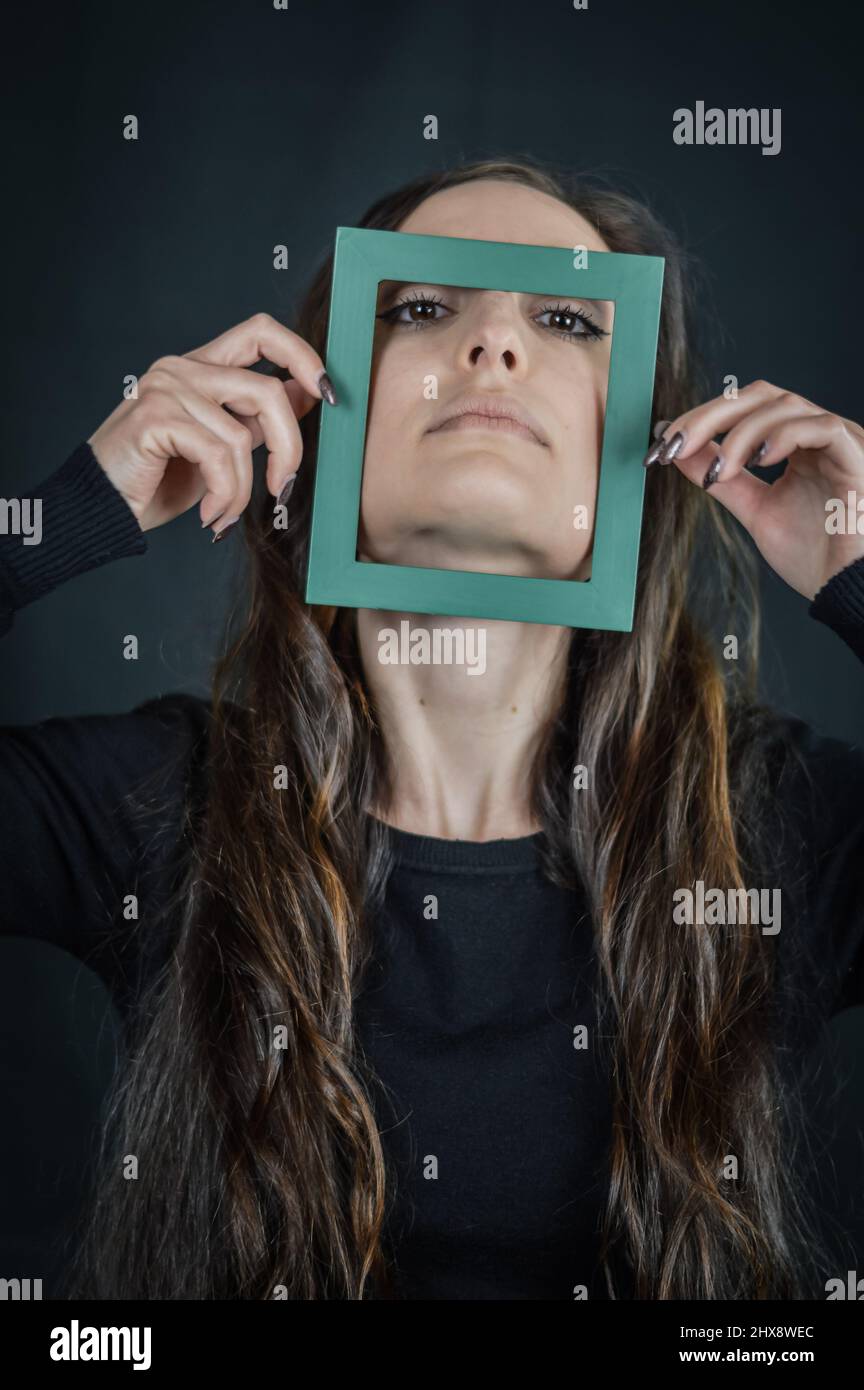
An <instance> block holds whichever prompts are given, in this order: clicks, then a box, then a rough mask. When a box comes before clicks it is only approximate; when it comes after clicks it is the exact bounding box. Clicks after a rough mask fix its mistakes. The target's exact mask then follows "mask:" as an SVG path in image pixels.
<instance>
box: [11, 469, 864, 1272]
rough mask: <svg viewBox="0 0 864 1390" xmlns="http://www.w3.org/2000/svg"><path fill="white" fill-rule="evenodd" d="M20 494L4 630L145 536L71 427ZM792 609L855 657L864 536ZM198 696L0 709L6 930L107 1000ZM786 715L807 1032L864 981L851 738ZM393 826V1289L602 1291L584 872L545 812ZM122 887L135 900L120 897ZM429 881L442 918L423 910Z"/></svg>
mask: <svg viewBox="0 0 864 1390" xmlns="http://www.w3.org/2000/svg"><path fill="white" fill-rule="evenodd" d="M33 496H38V497H41V498H42V502H43V513H42V516H43V520H42V526H43V535H42V540H41V543H40V544H39V545H36V546H25V545H23V544H22V541H21V539H20V538H18V537H15V536H0V632H2V631H5V630H7V629H8V628H9V626H10V624H11V622H12V618H13V614H14V612H15V611H16V610H17V609H20V608H21V607H22V606H23V605H25V604H27V603H28V602H30V601H32V600H33V599H35V598H37V597H38V596H39V595H40V594H42V593H45V592H47V591H49V590H50V589H52V588H54V587H56V586H57V585H58V584H59V583H61V582H63V581H65V580H67V579H69V578H71V577H73V576H74V575H76V574H80V573H82V572H83V571H84V570H87V569H90V568H93V567H94V566H96V565H101V564H106V563H108V562H109V561H111V560H113V559H117V558H119V557H121V556H125V555H137V554H143V553H144V552H145V551H146V549H147V546H146V541H145V539H144V535H143V534H142V532H141V531H140V528H139V526H138V523H137V521H136V520H135V518H134V516H133V515H132V513H131V511H130V510H129V508H128V507H127V505H126V503H125V502H124V500H123V499H122V497H121V496H120V494H119V493H118V492H117V491H116V490H115V489H114V487H113V486H112V484H111V483H110V482H109V481H108V479H107V478H106V476H105V474H104V473H103V472H102V470H101V468H100V467H99V465H98V464H97V463H96V461H95V459H94V458H93V455H92V452H91V451H90V449H89V447H88V446H87V445H86V444H81V445H80V446H79V447H78V448H77V449H76V450H75V452H74V453H73V454H72V455H71V456H70V458H69V459H68V460H67V461H66V463H65V464H64V465H63V466H62V467H61V468H59V469H58V470H57V471H56V472H55V473H54V474H52V475H51V476H50V477H49V478H47V479H46V480H45V481H44V482H43V483H42V485H41V486H40V487H38V488H36V489H34V491H33ZM809 611H810V614H811V616H812V617H813V618H815V619H816V620H818V621H821V622H823V623H826V624H827V625H828V626H830V627H831V628H833V629H834V631H836V632H837V633H838V634H839V635H840V636H841V637H842V638H843V640H845V641H846V642H847V643H848V644H849V646H850V647H851V648H852V650H853V651H855V652H856V654H857V655H858V656H859V658H861V659H862V660H864V561H859V562H857V563H855V564H853V565H850V566H848V567H847V568H846V569H845V570H843V571H842V572H841V573H840V574H839V575H836V576H835V577H834V578H833V579H832V580H831V581H830V582H829V583H828V584H827V585H825V586H824V587H823V589H822V590H820V592H819V594H818V595H817V596H816V598H815V599H814V601H813V603H812V604H811V606H810V610H809ZM207 715H208V709H207V705H206V704H205V702H203V701H201V700H199V699H196V698H195V697H192V696H188V695H183V694H176V695H167V696H163V697H162V698H160V699H156V700H150V701H148V702H146V703H145V704H143V705H140V706H138V707H137V708H136V709H134V710H132V711H130V712H129V713H126V714H121V715H91V716H86V717H80V718H54V719H48V720H45V721H43V722H41V723H39V724H35V725H32V726H29V727H23V728H16V727H8V726H7V727H4V728H2V729H0V805H2V808H3V833H2V836H0V925H2V930H3V931H4V932H6V933H8V934H18V935H23V936H28V937H31V938H40V939H44V940H47V941H50V942H53V943H55V944H56V945H58V946H60V947H62V948H64V949H65V950H67V951H69V952H70V953H72V954H73V955H74V956H76V957H78V958H79V959H81V960H83V961H85V962H87V963H88V964H89V965H91V966H92V967H93V969H95V970H96V971H97V973H98V974H100V975H101V976H102V978H103V979H104V980H105V981H106V983H107V984H108V987H109V989H110V990H111V991H112V994H113V997H114V999H115V1000H116V1002H117V1004H118V1007H119V1008H120V1010H121V1014H125V1012H126V1011H127V1010H128V1009H129V1008H130V1006H131V1004H132V1002H133V1000H134V998H135V995H136V991H137V990H138V988H139V987H140V983H141V979H142V977H143V975H144V974H145V973H146V971H147V969H149V965H148V963H147V962H148V960H149V954H148V952H147V951H146V950H145V949H143V948H144V946H145V944H146V941H147V923H148V916H149V915H151V914H152V913H155V912H156V910H157V909H158V907H159V905H160V902H161V900H162V893H163V891H165V890H166V884H167V879H168V876H169V865H170V863H171V859H172V850H173V849H174V848H176V842H177V824H178V819H175V820H173V821H172V819H171V817H170V816H169V817H167V818H165V817H164V816H163V817H160V818H159V820H158V821H154V820H153V819H152V817H151V818H150V819H148V816H147V814H145V813H142V810H141V807H142V806H143V805H145V804H146V803H145V800H144V799H142V800H141V801H140V803H139V801H138V799H137V791H138V790H139V789H141V790H142V791H144V790H147V789H151V788H152V786H153V781H152V779H153V776H154V771H155V770H156V769H159V770H160V777H161V778H162V779H163V780H162V781H161V782H160V786H161V788H162V790H164V791H167V794H168V800H169V803H170V804H171V805H173V806H174V807H175V808H176V809H177V812H178V818H179V807H180V804H181V801H182V797H183V795H184V793H185V790H186V788H187V786H188V784H189V778H190V777H191V776H192V775H193V773H194V769H195V768H196V766H197V752H198V751H200V749H201V747H202V739H206V728H207ZM778 728H779V729H781V730H782V740H781V741H782V742H783V744H784V745H785V746H790V747H791V746H794V747H795V748H796V749H797V750H798V751H799V752H800V753H801V755H802V757H803V759H804V762H805V764H806V768H807V771H808V773H809V776H804V775H803V773H800V772H799V773H796V772H795V770H794V769H795V760H794V759H793V760H792V761H791V762H784V763H782V764H781V763H778V764H777V766H778V767H780V766H783V768H784V771H783V773H782V775H778V781H777V787H776V799H777V803H778V805H779V806H780V807H781V808H782V810H783V811H784V812H788V815H789V823H790V825H792V824H794V825H795V826H796V827H797V832H796V835H795V836H790V839H789V845H790V851H789V858H788V862H787V866H786V869H787V872H786V876H785V877H784V880H783V890H784V915H783V925H782V928H781V930H780V932H779V933H778V934H777V935H776V936H774V937H772V941H773V942H774V947H775V949H776V950H777V952H778V953H779V960H780V962H781V964H782V965H785V966H786V967H787V968H788V971H789V972H790V974H789V979H790V981H792V993H791V994H790V995H789V997H790V998H797V1000H798V1005H796V1008H795V1010H794V1012H795V1018H794V1032H795V1036H796V1038H797V1043H796V1047H797V1046H798V1045H800V1046H801V1047H802V1048H803V1049H804V1050H805V1051H806V1049H807V1048H808V1047H810V1046H811V1045H812V1043H813V1041H814V1039H815V1038H816V1036H817V1032H818V1030H819V1029H820V1027H821V1026H823V1025H824V1022H825V1021H826V1020H827V1019H828V1018H830V1017H831V1016H832V1015H834V1014H836V1013H838V1012H839V1011H840V1010H841V1009H843V1008H846V1007H849V1006H851V1005H855V1004H861V1003H864V812H862V810H861V806H862V799H864V753H862V752H861V751H859V750H858V749H857V748H850V747H849V746H848V745H847V744H846V743H844V742H842V741H840V740H837V739H829V738H823V737H820V736H818V735H816V734H815V733H814V732H813V731H812V730H811V729H809V728H808V726H807V725H805V724H804V723H803V722H802V721H800V720H797V719H794V718H791V717H785V716H781V717H778ZM769 754H771V750H770V749H766V756H769ZM772 765H773V764H772ZM392 833H393V841H394V845H395V851H396V867H395V869H394V871H393V873H392V875H391V877H390V879H389V882H388V887H387V895H386V901H385V905H384V908H383V911H382V913H381V916H380V921H379V922H378V923H377V927H376V951H375V957H374V959H373V962H372V964H371V966H370V969H369V973H368V976H367V977H366V979H365V982H364V987H363V989H362V990H361V993H360V996H359V998H358V999H357V1002H356V1016H357V1024H358V1032H359V1036H360V1038H361V1041H362V1043H363V1046H364V1048H365V1050H366V1052H367V1055H368V1056H369V1060H370V1061H371V1063H372V1065H373V1067H374V1070H375V1072H376V1073H377V1075H378V1076H379V1077H380V1078H381V1079H382V1081H383V1082H384V1083H385V1086H386V1087H387V1089H388V1091H389V1094H390V1104H389V1106H385V1105H384V1104H383V1102H382V1101H381V1098H380V1097H378V1099H377V1100H376V1109H377V1110H378V1121H379V1125H380V1127H381V1130H382V1142H383V1143H384V1147H385V1152H386V1153H387V1156H388V1160H389V1161H390V1162H391V1163H392V1165H393V1171H394V1173H398V1183H397V1191H398V1194H399V1196H398V1203H397V1205H396V1207H395V1208H394V1216H393V1224H392V1228H391V1229H392V1232H393V1237H392V1238H393V1242H394V1251H395V1256H396V1260H397V1264H398V1267H399V1271H400V1278H401V1281H402V1283H401V1289H402V1293H403V1295H404V1296H405V1297H408V1298H433V1299H439V1298H446V1299H491V1298H514V1299H526V1298H527V1299H571V1298H572V1297H573V1289H574V1286H576V1285H585V1286H587V1288H588V1290H589V1294H590V1296H591V1297H603V1296H604V1293H603V1286H602V1282H601V1280H600V1279H599V1277H598V1272H597V1268H596V1260H597V1249H598V1240H597V1237H598V1223H599V1219H600V1214H601V1211H602V1205H603V1200H604V1197H605V1194H606V1184H607V1168H606V1156H607V1150H608V1144H609V1136H610V1099H609V1094H610V1093H609V1085H608V1078H607V1077H606V1076H605V1075H603V1074H602V1072H601V1070H600V1069H598V1066H597V1064H596V1062H595V1060H594V1049H593V1048H591V1047H589V1048H588V1049H586V1050H579V1049H577V1048H575V1047H574V1029H575V1028H576V1027H577V1026H578V1025H580V1024H586V1025H588V1027H589V1029H590V1027H591V1026H592V1020H593V1017H594V1013H593V1008H594V1006H593V1003H592V985H593V978H594V968H595V967H594V956H593V948H592V937H591V926H590V922H589V919H588V915H587V911H586V907H585V903H584V901H583V899H582V895H581V894H580V893H578V892H572V891H569V890H564V889H559V888H557V887H555V886H553V885H552V884H551V883H550V882H548V880H547V879H546V878H545V877H544V876H543V874H542V872H541V869H540V859H539V850H540V845H541V840H542V835H541V834H536V835H530V836H525V837H522V838H519V839H512V840H495V841H491V842H484V843H474V842H468V841H460V840H440V839H435V838H432V837H429V836H421V835H414V834H409V833H407V832H404V831H393V832H392ZM792 846H795V849H794V853H793V850H792V848H791V847H792ZM754 886H759V887H762V886H765V885H754ZM787 886H789V887H790V888H791V887H795V888H796V890H797V889H798V888H803V893H804V897H803V899H802V902H803V910H802V911H801V912H800V914H799V915H798V917H797V919H796V918H795V916H794V914H793V916H792V918H789V917H788V916H787V913H786V910H785V908H786V903H785V891H786V887H787ZM132 892H137V893H138V895H139V904H140V908H139V910H140V918H139V921H138V922H137V923H130V922H126V921H125V920H124V918H123V913H122V908H123V898H124V895H126V894H129V893H132ZM429 894H434V895H435V896H436V897H437V899H438V917H437V920H428V919H427V917H426V916H425V915H424V903H425V902H426V900H427V897H428V895H429ZM802 962H803V964H802ZM796 970H797V971H799V972H803V973H799V974H798V975H797V976H796V975H795V974H794V971H796ZM799 1006H800V1007H799ZM379 1107H380V1108H379ZM433 1160H434V1161H433Z"/></svg>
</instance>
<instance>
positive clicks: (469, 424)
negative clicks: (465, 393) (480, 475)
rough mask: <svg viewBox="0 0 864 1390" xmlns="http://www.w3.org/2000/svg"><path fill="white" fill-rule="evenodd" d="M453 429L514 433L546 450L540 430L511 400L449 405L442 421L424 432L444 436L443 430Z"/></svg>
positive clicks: (533, 420) (545, 443) (545, 441)
mask: <svg viewBox="0 0 864 1390" xmlns="http://www.w3.org/2000/svg"><path fill="white" fill-rule="evenodd" d="M453 430H486V431H487V432H494V433H503V434H515V435H518V436H519V437H521V438H522V439H528V440H530V441H531V443H533V444H538V445H540V447H541V448H544V449H545V448H547V447H548V442H547V440H546V436H545V434H544V432H543V429H542V427H541V426H540V425H539V424H538V422H537V421H536V420H535V419H534V417H533V416H532V415H531V414H530V413H529V412H528V411H527V410H525V409H524V407H522V406H521V405H520V404H517V403H516V402H515V401H514V400H513V399H512V398H511V397H506V398H505V397H494V396H487V397H482V398H477V397H474V398H471V399H465V400H463V401H460V402H459V403H458V404H457V405H455V406H448V407H447V414H446V416H445V418H444V419H443V420H441V421H440V422H439V423H438V424H436V425H433V426H432V427H431V428H430V429H429V430H428V431H427V433H428V434H443V433H444V432H445V431H453Z"/></svg>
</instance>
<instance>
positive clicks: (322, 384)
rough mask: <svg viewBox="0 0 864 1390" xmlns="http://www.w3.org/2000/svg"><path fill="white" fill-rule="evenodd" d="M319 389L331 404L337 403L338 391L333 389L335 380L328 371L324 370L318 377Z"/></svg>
mask: <svg viewBox="0 0 864 1390" xmlns="http://www.w3.org/2000/svg"><path fill="white" fill-rule="evenodd" d="M318 390H319V391H320V392H321V395H322V396H323V397H324V399H325V401H327V403H328V404H329V405H336V404H337V401H336V392H335V391H334V390H333V382H332V381H331V380H330V378H329V376H328V375H327V373H326V372H322V373H321V375H320V376H319V378H318Z"/></svg>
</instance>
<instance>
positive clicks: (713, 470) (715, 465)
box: [702, 454, 726, 488]
mask: <svg viewBox="0 0 864 1390" xmlns="http://www.w3.org/2000/svg"><path fill="white" fill-rule="evenodd" d="M725 462H726V460H725V459H724V458H723V455H722V454H718V455H717V457H716V458H715V459H714V460H713V462H712V464H711V467H710V468H709V469H708V472H707V473H706V474H705V477H704V478H703V479H702V486H703V487H704V488H709V487H713V486H714V484H715V483H716V481H717V479H718V477H719V476H720V470H721V469H722V467H723V464H724V463H725Z"/></svg>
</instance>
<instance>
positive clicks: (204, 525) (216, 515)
mask: <svg viewBox="0 0 864 1390" xmlns="http://www.w3.org/2000/svg"><path fill="white" fill-rule="evenodd" d="M221 515H222V513H221V512H214V514H213V516H208V518H207V520H206V521H202V522H201V530H202V531H206V530H207V527H208V526H212V525H213V522H214V521H218V520H219V518H220V516H221Z"/></svg>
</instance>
